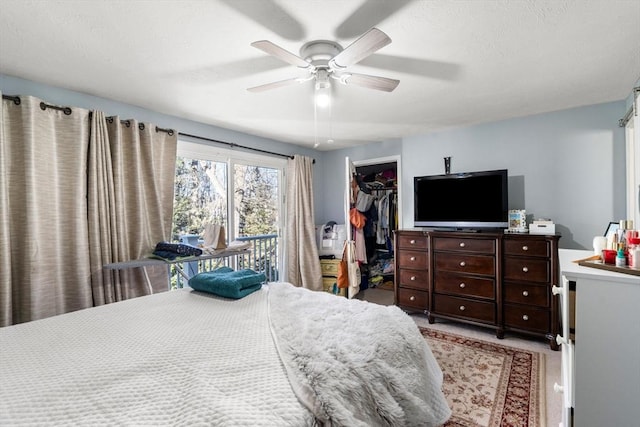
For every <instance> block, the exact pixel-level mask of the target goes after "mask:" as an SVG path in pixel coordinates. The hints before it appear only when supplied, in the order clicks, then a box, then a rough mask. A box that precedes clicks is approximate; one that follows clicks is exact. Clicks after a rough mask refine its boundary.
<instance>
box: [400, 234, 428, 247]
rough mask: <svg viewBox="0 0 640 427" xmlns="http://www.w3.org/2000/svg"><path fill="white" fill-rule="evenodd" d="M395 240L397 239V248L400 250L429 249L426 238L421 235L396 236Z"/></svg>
mask: <svg viewBox="0 0 640 427" xmlns="http://www.w3.org/2000/svg"><path fill="white" fill-rule="evenodd" d="M396 239H398V248H400V249H421V250H427V248H428V247H429V241H428V239H427V236H425V235H424V234H422V233H412V234H404V233H403V234H398V235H396Z"/></svg>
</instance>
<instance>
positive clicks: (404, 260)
mask: <svg viewBox="0 0 640 427" xmlns="http://www.w3.org/2000/svg"><path fill="white" fill-rule="evenodd" d="M397 257H398V267H400V268H414V269H416V270H428V269H429V264H428V261H427V258H428V257H427V253H426V252H420V251H404V250H403V251H402V252H398V254H397Z"/></svg>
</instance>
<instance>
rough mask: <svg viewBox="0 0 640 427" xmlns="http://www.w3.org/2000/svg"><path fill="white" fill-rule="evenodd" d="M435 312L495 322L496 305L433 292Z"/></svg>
mask: <svg viewBox="0 0 640 427" xmlns="http://www.w3.org/2000/svg"><path fill="white" fill-rule="evenodd" d="M433 312H434V313H435V314H443V315H450V316H456V317H463V318H465V319H470V320H477V321H480V322H484V323H495V321H496V306H495V304H494V303H492V302H486V301H476V300H471V299H466V298H459V297H452V296H447V295H439V294H435V295H434V296H433Z"/></svg>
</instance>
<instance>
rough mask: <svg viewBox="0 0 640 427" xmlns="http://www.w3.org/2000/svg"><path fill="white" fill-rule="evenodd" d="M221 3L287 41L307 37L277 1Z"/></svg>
mask: <svg viewBox="0 0 640 427" xmlns="http://www.w3.org/2000/svg"><path fill="white" fill-rule="evenodd" d="M221 1H222V2H223V3H225V4H226V5H227V6H228V7H230V8H232V9H234V10H235V11H236V12H239V13H241V14H242V15H244V16H246V17H247V18H249V19H251V20H252V21H254V22H255V23H256V24H258V25H262V26H263V27H265V28H267V29H269V30H270V31H272V32H273V33H274V34H277V35H279V36H280V37H283V38H285V39H287V40H296V41H299V40H302V39H304V38H305V36H306V34H305V30H304V28H303V27H302V24H300V22H298V21H297V20H296V19H295V18H294V17H293V16H291V14H289V13H288V12H287V11H286V10H285V9H284V8H283V7H282V6H280V5H278V4H277V2H276V1H275V0H261V1H252V2H248V1H238V0H221ZM365 29H366V28H365ZM357 34H360V33H357ZM352 37H353V36H352Z"/></svg>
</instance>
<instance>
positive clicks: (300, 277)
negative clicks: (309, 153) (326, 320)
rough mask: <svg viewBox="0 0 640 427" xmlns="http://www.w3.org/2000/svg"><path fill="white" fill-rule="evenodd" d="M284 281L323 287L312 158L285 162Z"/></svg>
mask: <svg viewBox="0 0 640 427" xmlns="http://www.w3.org/2000/svg"><path fill="white" fill-rule="evenodd" d="M286 224H287V230H286V239H287V242H286V253H287V277H286V280H287V281H289V282H291V283H293V284H294V285H296V286H301V287H304V288H308V289H312V290H317V291H319V290H322V271H321V269H320V260H319V258H318V248H317V247H316V231H315V221H314V211H313V159H311V158H309V157H304V156H295V157H294V158H293V159H289V160H288V161H287V218H286Z"/></svg>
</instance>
